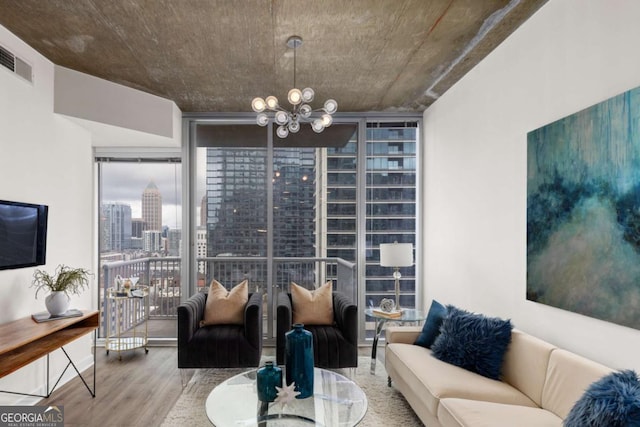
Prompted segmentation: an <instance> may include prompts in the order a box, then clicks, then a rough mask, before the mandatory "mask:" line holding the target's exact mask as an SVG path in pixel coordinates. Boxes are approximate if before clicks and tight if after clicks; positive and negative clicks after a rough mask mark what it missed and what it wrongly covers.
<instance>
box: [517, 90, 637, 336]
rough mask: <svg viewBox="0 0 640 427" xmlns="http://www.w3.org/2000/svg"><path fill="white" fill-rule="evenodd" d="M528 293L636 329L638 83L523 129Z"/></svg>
mask: <svg viewBox="0 0 640 427" xmlns="http://www.w3.org/2000/svg"><path fill="white" fill-rule="evenodd" d="M527 299H528V300H531V301H536V302H539V303H542V304H547V305H551V306H554V307H558V308H561V309H564V310H570V311H573V312H576V313H580V314H584V315H586V316H590V317H594V318H598V319H602V320H606V321H610V322H614V323H617V324H620V325H624V326H628V327H631V328H635V329H640V88H636V89H633V90H630V91H627V92H625V93H623V94H621V95H618V96H615V97H613V98H610V99H608V100H606V101H603V102H601V103H599V104H596V105H594V106H591V107H589V108H586V109H584V110H582V111H579V112H577V113H575V114H572V115H571V116H568V117H565V118H563V119H560V120H558V121H556V122H553V123H550V124H548V125H546V126H543V127H541V128H539V129H536V130H534V131H531V132H529V133H528V134H527Z"/></svg>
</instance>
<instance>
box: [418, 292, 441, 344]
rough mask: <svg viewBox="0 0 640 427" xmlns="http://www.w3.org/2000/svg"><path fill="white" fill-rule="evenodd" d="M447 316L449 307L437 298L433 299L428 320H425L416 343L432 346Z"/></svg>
mask: <svg viewBox="0 0 640 427" xmlns="http://www.w3.org/2000/svg"><path fill="white" fill-rule="evenodd" d="M446 316H447V308H446V307H445V306H444V305H442V304H440V303H439V302H438V301H436V300H433V301H431V307H430V308H429V314H427V320H425V321H424V326H423V327H422V332H420V335H418V338H417V339H416V342H414V344H415V345H419V346H422V347H426V348H430V347H431V345H432V344H433V342H434V341H435V340H436V338H437V337H438V335H440V325H442V321H443V320H444V318H445V317H446Z"/></svg>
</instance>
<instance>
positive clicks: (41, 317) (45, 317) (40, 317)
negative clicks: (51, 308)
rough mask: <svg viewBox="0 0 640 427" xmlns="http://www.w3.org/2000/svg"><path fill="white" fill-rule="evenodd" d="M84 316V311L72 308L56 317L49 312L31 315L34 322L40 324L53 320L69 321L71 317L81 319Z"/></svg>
mask: <svg viewBox="0 0 640 427" xmlns="http://www.w3.org/2000/svg"><path fill="white" fill-rule="evenodd" d="M80 316H82V311H80V310H78V309H76V308H71V309H69V310H67V311H65V312H64V313H62V314H58V315H56V316H54V315H52V314H51V313H49V312H48V311H42V312H40V313H33V314H32V315H31V318H32V319H33V320H35V321H36V322H38V323H42V322H49V321H51V320H58V319H68V318H69V317H80Z"/></svg>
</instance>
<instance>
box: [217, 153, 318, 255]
mask: <svg viewBox="0 0 640 427" xmlns="http://www.w3.org/2000/svg"><path fill="white" fill-rule="evenodd" d="M315 155H316V149H315V148H286V149H285V148H281V149H277V150H275V152H274V160H273V162H274V165H273V168H274V176H273V177H267V176H266V150H259V149H226V148H208V149H207V196H206V197H207V203H206V205H207V207H206V210H205V211H207V212H208V214H209V216H208V217H207V218H206V221H205V223H206V224H207V230H208V247H207V256H217V255H221V254H225V255H234V256H266V250H267V240H266V239H267V211H266V209H267V191H266V188H267V187H266V186H267V179H271V180H272V182H273V248H274V256H277V257H313V256H315V254H316V244H315V209H316V200H315V191H316V179H315V171H314V162H315Z"/></svg>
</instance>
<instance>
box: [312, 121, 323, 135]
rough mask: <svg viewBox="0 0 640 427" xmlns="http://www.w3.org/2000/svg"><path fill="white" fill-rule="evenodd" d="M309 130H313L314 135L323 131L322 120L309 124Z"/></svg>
mask: <svg viewBox="0 0 640 427" xmlns="http://www.w3.org/2000/svg"><path fill="white" fill-rule="evenodd" d="M311 129H313V131H314V132H315V133H320V132H322V131H323V130H324V125H323V124H322V120H321V119H315V120H314V121H312V122H311Z"/></svg>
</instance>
